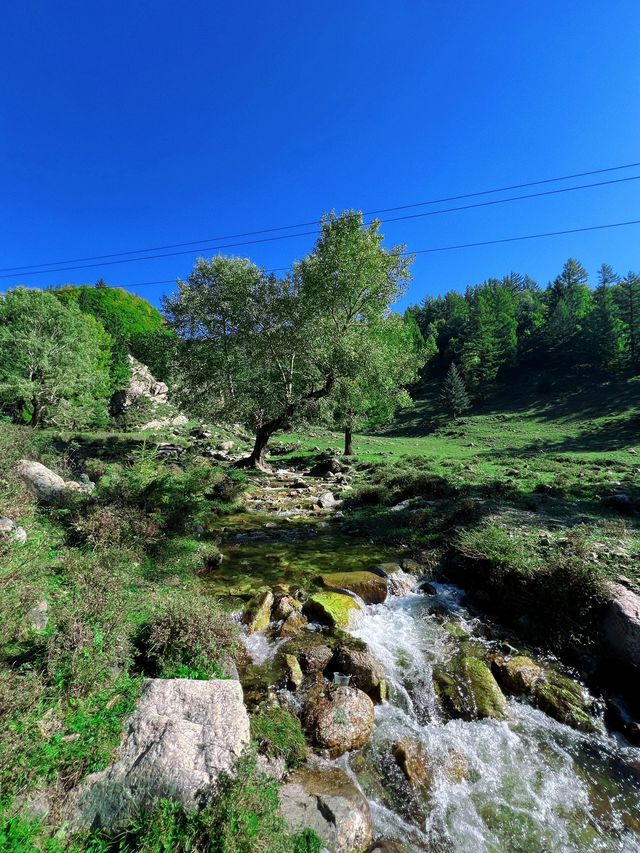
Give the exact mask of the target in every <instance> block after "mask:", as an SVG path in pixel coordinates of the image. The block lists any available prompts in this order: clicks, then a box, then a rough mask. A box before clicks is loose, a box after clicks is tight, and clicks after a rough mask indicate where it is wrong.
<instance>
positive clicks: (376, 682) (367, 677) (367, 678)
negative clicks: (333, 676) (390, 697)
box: [331, 646, 387, 702]
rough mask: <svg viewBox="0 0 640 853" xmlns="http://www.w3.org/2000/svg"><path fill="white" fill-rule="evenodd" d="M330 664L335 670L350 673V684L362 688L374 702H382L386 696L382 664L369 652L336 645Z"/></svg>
mask: <svg viewBox="0 0 640 853" xmlns="http://www.w3.org/2000/svg"><path fill="white" fill-rule="evenodd" d="M331 666H332V668H333V670H334V671H335V672H340V673H343V674H344V675H350V676H351V681H350V684H351V686H353V687H357V688H359V689H360V690H363V691H364V692H365V693H366V694H367V695H368V696H370V697H371V698H372V699H373V700H374V702H382V701H383V700H384V699H386V698H387V684H386V682H385V680H384V673H383V670H382V666H381V665H380V663H379V662H378V661H377V660H376V659H375V658H374V656H373V655H372V654H371V652H368V651H366V650H365V649H353V648H351V647H349V646H338V648H337V649H336V650H335V653H334V656H333V660H332V661H331Z"/></svg>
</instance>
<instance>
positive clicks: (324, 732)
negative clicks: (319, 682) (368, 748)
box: [303, 687, 374, 758]
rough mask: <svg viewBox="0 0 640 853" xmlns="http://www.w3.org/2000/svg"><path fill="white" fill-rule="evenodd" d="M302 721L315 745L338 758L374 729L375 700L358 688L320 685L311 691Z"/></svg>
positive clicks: (363, 740)
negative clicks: (328, 687) (326, 687)
mask: <svg viewBox="0 0 640 853" xmlns="http://www.w3.org/2000/svg"><path fill="white" fill-rule="evenodd" d="M303 720H304V724H305V727H306V728H307V731H308V732H309V734H310V735H311V737H312V739H313V741H314V743H315V744H316V746H318V747H320V748H321V749H326V750H328V752H329V755H330V756H331V757H332V758H337V757H338V756H339V755H342V754H343V753H345V752H349V750H352V749H360V748H361V747H363V746H364V745H365V743H367V741H368V740H369V738H370V737H371V732H372V731H373V722H374V710H373V702H372V701H371V699H370V698H369V697H368V696H367V694H366V693H363V691H362V690H358V688H357V687H336V688H330V689H328V690H325V689H324V688H322V687H320V688H319V689H316V690H313V691H311V692H310V693H309V695H308V697H307V701H306V703H305V706H304V710H303Z"/></svg>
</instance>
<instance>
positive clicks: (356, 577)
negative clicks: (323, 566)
mask: <svg viewBox="0 0 640 853" xmlns="http://www.w3.org/2000/svg"><path fill="white" fill-rule="evenodd" d="M320 577H321V580H322V583H323V585H324V586H326V587H327V588H328V589H347V590H349V592H353V593H354V594H355V595H358V596H359V597H360V598H361V599H362V600H363V601H364V603H365V604H381V603H382V602H383V601H384V600H385V599H386V597H387V581H386V579H385V578H383V577H380V575H377V574H374V573H373V572H330V573H328V574H324V575H321V576H320Z"/></svg>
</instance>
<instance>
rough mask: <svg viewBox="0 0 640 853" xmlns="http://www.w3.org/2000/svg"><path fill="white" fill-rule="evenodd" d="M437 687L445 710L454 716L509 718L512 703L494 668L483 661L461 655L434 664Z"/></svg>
mask: <svg viewBox="0 0 640 853" xmlns="http://www.w3.org/2000/svg"><path fill="white" fill-rule="evenodd" d="M433 680H434V687H435V689H436V693H437V695H438V698H439V699H440V703H441V705H442V707H443V709H444V711H445V712H446V713H447V714H448V715H449V716H450V717H453V718H459V719H463V720H481V719H484V718H486V717H492V718H493V719H495V720H506V719H508V718H509V716H510V714H509V706H508V705H507V700H506V699H505V698H504V696H503V694H502V691H501V690H500V687H499V686H498V683H497V681H496V680H495V678H494V677H493V675H492V674H491V670H490V669H489V667H488V666H487V665H486V663H484V662H483V661H481V660H479V659H478V658H475V657H471V656H468V655H458V656H456V657H455V658H453V659H452V660H451V661H450V662H449V663H448V664H447V665H444V666H443V665H441V666H437V667H435V668H434V671H433Z"/></svg>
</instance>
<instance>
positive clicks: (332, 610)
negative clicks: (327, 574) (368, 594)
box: [304, 592, 360, 628]
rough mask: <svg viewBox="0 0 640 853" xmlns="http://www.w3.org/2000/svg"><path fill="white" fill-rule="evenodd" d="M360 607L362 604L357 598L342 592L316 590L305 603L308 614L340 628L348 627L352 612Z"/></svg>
mask: <svg viewBox="0 0 640 853" xmlns="http://www.w3.org/2000/svg"><path fill="white" fill-rule="evenodd" d="M359 609H360V605H359V604H358V602H357V601H356V600H355V598H352V597H351V596H350V595H344V594H343V593H341V592H316V593H314V594H313V595H310V596H309V598H308V599H307V601H306V602H305V605H304V611H305V613H306V614H307V615H308V616H311V617H312V618H314V619H318V620H319V621H321V622H326V623H328V624H329V625H335V626H336V627H338V628H346V627H347V626H348V625H349V619H350V618H351V614H352V613H353V612H354V611H357V610H359Z"/></svg>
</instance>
